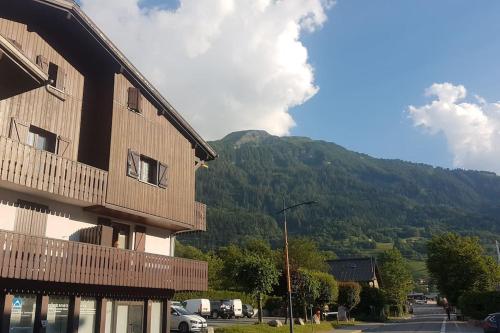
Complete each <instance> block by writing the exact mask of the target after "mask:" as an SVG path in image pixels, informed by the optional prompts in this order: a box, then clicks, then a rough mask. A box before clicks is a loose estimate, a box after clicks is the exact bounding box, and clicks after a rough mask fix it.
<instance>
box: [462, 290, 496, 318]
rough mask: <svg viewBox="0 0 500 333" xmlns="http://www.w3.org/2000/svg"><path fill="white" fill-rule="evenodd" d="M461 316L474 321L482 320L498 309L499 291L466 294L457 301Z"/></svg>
mask: <svg viewBox="0 0 500 333" xmlns="http://www.w3.org/2000/svg"><path fill="white" fill-rule="evenodd" d="M458 304H459V307H460V310H462V314H464V315H465V316H467V317H471V318H474V319H484V318H485V317H486V316H487V315H488V314H490V313H493V312H498V311H499V309H500V291H487V292H467V293H465V294H463V295H462V296H461V297H460V299H459V301H458Z"/></svg>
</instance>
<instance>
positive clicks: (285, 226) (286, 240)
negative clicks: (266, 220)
mask: <svg viewBox="0 0 500 333" xmlns="http://www.w3.org/2000/svg"><path fill="white" fill-rule="evenodd" d="M315 203H316V201H304V202H301V203H298V204H296V205H292V206H289V207H286V205H285V198H283V209H282V210H280V211H279V212H277V213H276V214H281V213H283V225H284V233H285V269H286V284H287V291H288V317H289V319H290V333H293V309H292V282H291V278H290V261H289V259H288V229H287V225H286V211H287V210H290V209H294V208H297V207H299V206H304V205H313V204H315Z"/></svg>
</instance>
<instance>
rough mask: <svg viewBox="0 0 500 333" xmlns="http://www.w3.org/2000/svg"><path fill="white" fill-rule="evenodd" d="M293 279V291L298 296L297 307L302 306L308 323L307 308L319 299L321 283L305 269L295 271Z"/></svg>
mask: <svg viewBox="0 0 500 333" xmlns="http://www.w3.org/2000/svg"><path fill="white" fill-rule="evenodd" d="M292 279H293V281H292V289H293V292H294V293H295V295H296V300H297V303H298V304H297V305H300V306H302V313H303V315H304V319H305V320H306V321H307V306H308V305H312V304H314V302H315V300H316V299H317V298H318V297H319V290H320V282H319V280H318V279H317V278H316V277H315V276H314V273H313V272H311V271H309V270H307V269H303V268H299V269H298V270H296V271H294V272H293V273H292Z"/></svg>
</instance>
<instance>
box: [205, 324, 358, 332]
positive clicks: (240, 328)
mask: <svg viewBox="0 0 500 333" xmlns="http://www.w3.org/2000/svg"><path fill="white" fill-rule="evenodd" d="M350 325H354V323H345V322H341V323H339V324H337V323H336V322H323V323H321V324H319V325H311V324H308V325H304V326H299V325H294V326H293V328H294V332H297V333H320V332H330V331H331V330H332V329H333V328H335V327H340V326H350ZM287 332H289V326H288V325H285V324H283V326H282V327H271V326H269V325H267V324H261V325H259V324H255V325H236V326H227V327H219V328H216V329H215V333H287Z"/></svg>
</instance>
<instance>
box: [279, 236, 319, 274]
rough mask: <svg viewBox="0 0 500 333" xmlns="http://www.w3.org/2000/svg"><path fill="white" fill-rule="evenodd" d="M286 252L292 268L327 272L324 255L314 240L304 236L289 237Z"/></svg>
mask: <svg viewBox="0 0 500 333" xmlns="http://www.w3.org/2000/svg"><path fill="white" fill-rule="evenodd" d="M288 254H289V258H290V267H291V268H292V270H296V269H299V268H303V269H308V270H313V271H321V272H328V270H329V266H328V263H327V262H326V260H325V259H326V256H325V255H324V254H323V253H322V252H321V251H320V250H319V249H318V245H317V244H316V242H314V241H313V240H311V239H309V238H305V237H296V238H291V239H290V241H289V243H288Z"/></svg>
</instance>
